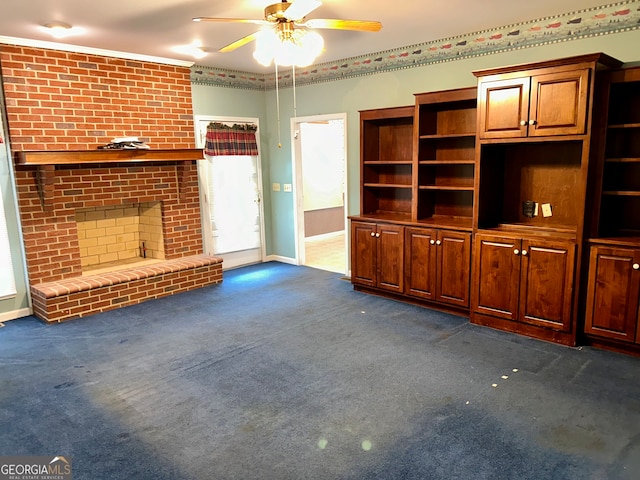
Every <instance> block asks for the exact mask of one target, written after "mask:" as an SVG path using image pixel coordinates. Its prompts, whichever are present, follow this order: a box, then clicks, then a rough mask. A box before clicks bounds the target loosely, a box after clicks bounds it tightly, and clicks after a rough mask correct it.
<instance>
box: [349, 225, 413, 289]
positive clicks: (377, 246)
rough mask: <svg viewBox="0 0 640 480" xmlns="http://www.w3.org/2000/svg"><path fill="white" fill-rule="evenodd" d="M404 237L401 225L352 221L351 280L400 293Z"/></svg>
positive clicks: (402, 276) (402, 283)
mask: <svg viewBox="0 0 640 480" xmlns="http://www.w3.org/2000/svg"><path fill="white" fill-rule="evenodd" d="M403 236H404V227H403V226H401V225H392V224H379V223H369V222H355V221H354V222H351V251H352V253H351V281H352V282H353V283H354V284H359V285H364V286H367V287H377V288H381V289H384V290H388V291H391V292H395V293H402V291H403V289H404V270H403V268H404V238H403Z"/></svg>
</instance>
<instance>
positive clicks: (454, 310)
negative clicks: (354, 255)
mask: <svg viewBox="0 0 640 480" xmlns="http://www.w3.org/2000/svg"><path fill="white" fill-rule="evenodd" d="M353 289H354V290H355V291H356V292H362V293H368V294H370V295H377V296H378V297H384V298H389V299H391V300H397V301H399V302H402V303H410V304H411V305H417V306H419V307H425V308H428V309H430V310H437V311H439V312H444V313H450V314H452V315H459V316H461V317H465V318H469V310H467V309H465V308H459V307H455V306H449V305H443V304H441V303H435V302H430V301H428V300H422V299H420V298H413V297H408V296H407V295H402V294H395V293H392V292H387V291H385V290H380V289H378V288H372V287H365V286H362V285H356V284H354V285H353Z"/></svg>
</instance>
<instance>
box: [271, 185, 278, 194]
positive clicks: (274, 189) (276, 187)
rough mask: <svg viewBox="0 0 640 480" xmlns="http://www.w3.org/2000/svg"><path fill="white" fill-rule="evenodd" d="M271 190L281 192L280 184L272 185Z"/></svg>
mask: <svg viewBox="0 0 640 480" xmlns="http://www.w3.org/2000/svg"><path fill="white" fill-rule="evenodd" d="M271 190H273V191H274V192H279V191H280V184H279V183H272V184H271Z"/></svg>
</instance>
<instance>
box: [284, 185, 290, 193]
mask: <svg viewBox="0 0 640 480" xmlns="http://www.w3.org/2000/svg"><path fill="white" fill-rule="evenodd" d="M283 187H284V188H283V190H284V191H285V192H290V191H291V184H290V183H285V184H284V185H283Z"/></svg>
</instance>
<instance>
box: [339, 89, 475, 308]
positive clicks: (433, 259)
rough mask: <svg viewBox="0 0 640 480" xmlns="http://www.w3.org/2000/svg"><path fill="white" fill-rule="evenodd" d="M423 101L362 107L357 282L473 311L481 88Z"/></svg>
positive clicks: (354, 226) (424, 96)
mask: <svg viewBox="0 0 640 480" xmlns="http://www.w3.org/2000/svg"><path fill="white" fill-rule="evenodd" d="M415 99H416V101H415V105H413V106H410V107H398V108H384V109H376V110H366V111H362V112H360V132H361V138H360V147H361V149H360V155H361V161H360V168H361V192H360V214H359V215H355V216H352V217H350V219H351V232H352V237H351V248H352V255H351V272H352V273H351V280H352V282H353V285H354V287H355V288H356V289H359V290H367V291H370V292H372V293H379V294H386V295H395V296H399V297H400V298H404V299H406V300H409V301H412V302H417V303H424V304H426V305H433V306H439V307H441V308H451V309H454V310H456V311H460V310H462V311H465V312H468V308H469V285H470V272H471V229H472V224H473V202H474V195H473V192H474V176H475V142H476V121H477V113H476V103H477V90H476V88H464V89H457V90H447V91H441V92H429V93H420V94H416V95H415ZM391 229H397V231H398V234H397V235H396V237H395V238H396V239H398V240H399V242H400V243H399V244H398V243H393V245H394V246H393V247H391V246H390V245H391V242H392V241H391V240H390V239H389V240H385V239H384V238H383V237H384V236H385V233H384V232H385V230H387V231H388V230H391ZM378 234H380V236H378ZM385 242H386V243H385ZM399 245H400V246H399ZM381 249H386V251H391V252H392V253H391V254H390V255H391V256H390V257H389V258H384V259H383V257H385V253H382V252H381ZM374 252H375V253H374Z"/></svg>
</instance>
